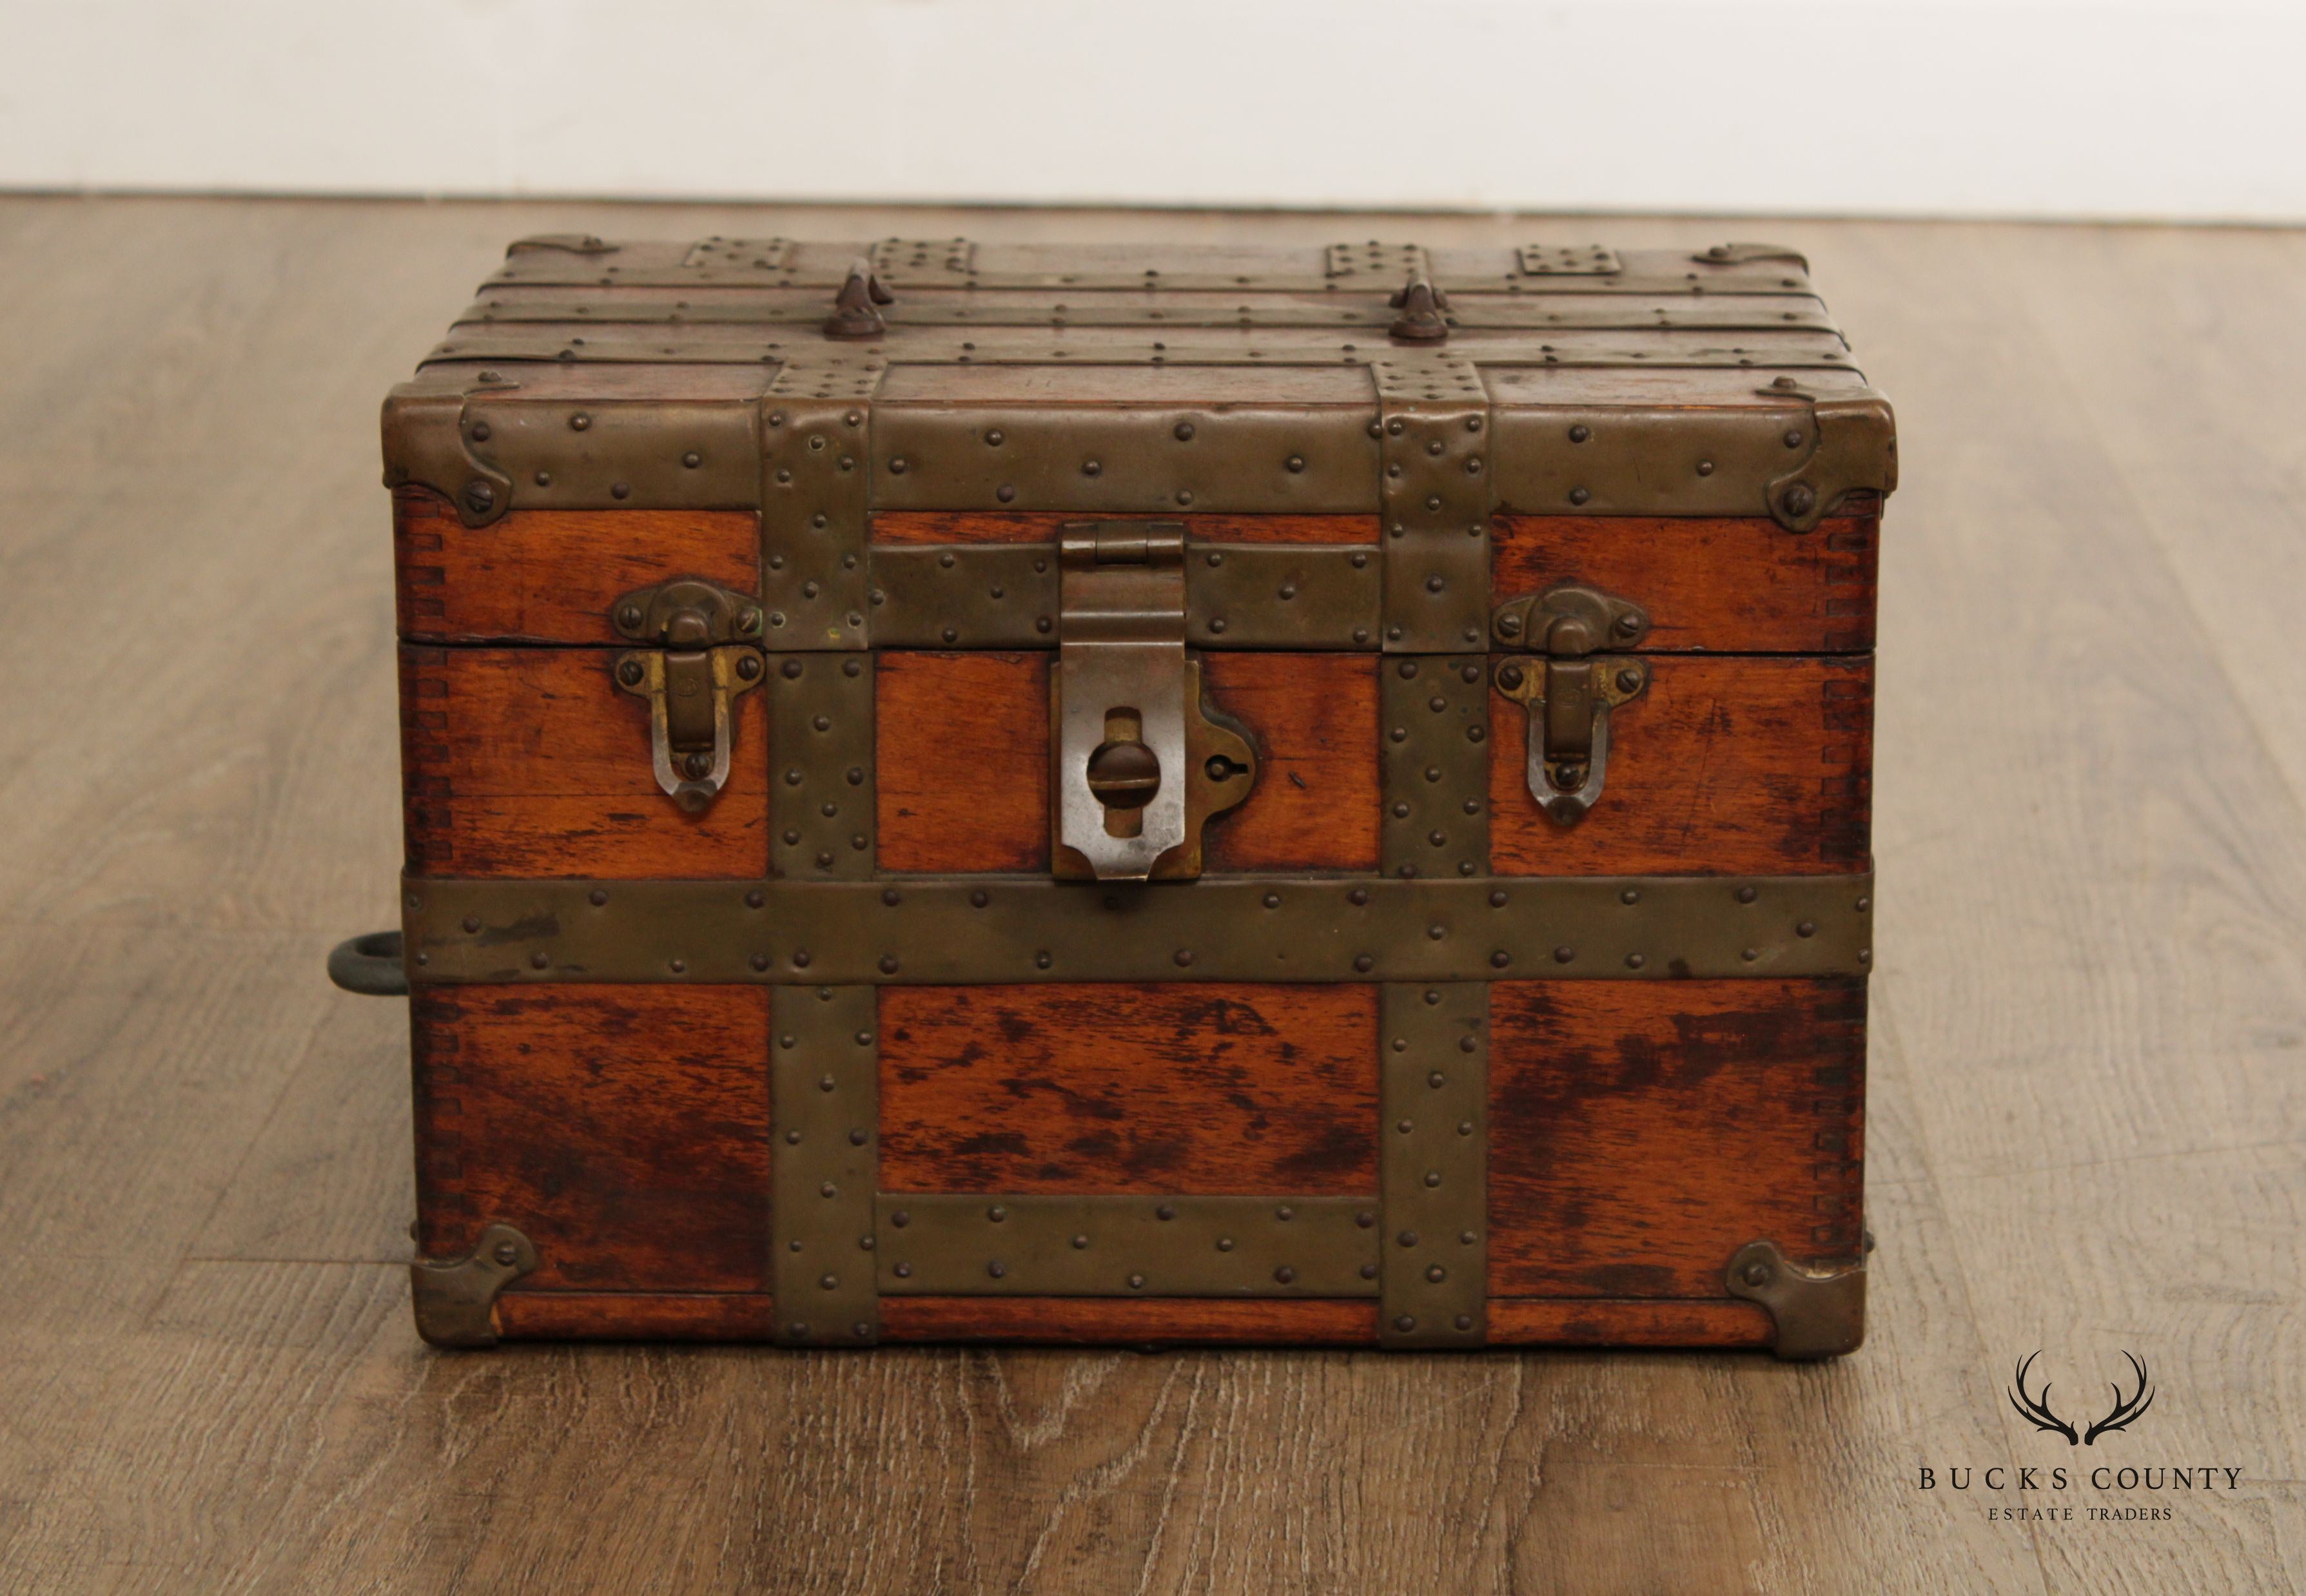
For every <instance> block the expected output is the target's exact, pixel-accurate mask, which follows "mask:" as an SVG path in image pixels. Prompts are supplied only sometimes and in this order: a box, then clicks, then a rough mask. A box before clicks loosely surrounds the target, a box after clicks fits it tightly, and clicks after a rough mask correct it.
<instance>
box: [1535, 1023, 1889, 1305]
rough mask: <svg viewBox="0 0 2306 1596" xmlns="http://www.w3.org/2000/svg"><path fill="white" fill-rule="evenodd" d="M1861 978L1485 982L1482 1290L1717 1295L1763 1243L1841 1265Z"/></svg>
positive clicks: (1859, 1099) (1853, 1225) (1860, 1048)
mask: <svg viewBox="0 0 2306 1596" xmlns="http://www.w3.org/2000/svg"><path fill="white" fill-rule="evenodd" d="M1865 1035H1866V987H1865V984H1864V983H1863V982H1861V981H1845V980H1832V981H1767V980H1755V981H1672V982H1658V983H1646V982H1632V981H1625V982H1618V981H1501V982H1499V983H1498V984H1497V985H1496V986H1493V987H1492V988H1491V996H1490V1293H1491V1294H1492V1295H1494V1296H1500V1297H1529V1296H1597V1297H1719V1296H1721V1295H1723V1284H1722V1270H1723V1269H1724V1268H1725V1267H1727V1265H1728V1263H1729V1256H1730V1254H1731V1253H1733V1252H1735V1251H1736V1250H1738V1248H1739V1247H1740V1246H1743V1245H1744V1244H1745V1243H1746V1242H1751V1241H1756V1240H1761V1239H1768V1240H1772V1241H1775V1242H1777V1243H1778V1244H1779V1245H1780V1246H1781V1247H1782V1248H1784V1249H1785V1250H1786V1251H1787V1253H1788V1254H1789V1256H1791V1257H1794V1258H1796V1259H1836V1258H1846V1257H1854V1256H1856V1254H1857V1252H1858V1247H1859V1227H1860V1225H1861V1224H1862V1213H1861V1207H1862V1204H1861V1191H1862V1179H1861V1175H1862V1164H1861V1155H1862V1147H1861V1142H1860V1115H1861V1108H1862V1104H1863V1101H1864V1095H1865V1071H1866V1049H1865Z"/></svg>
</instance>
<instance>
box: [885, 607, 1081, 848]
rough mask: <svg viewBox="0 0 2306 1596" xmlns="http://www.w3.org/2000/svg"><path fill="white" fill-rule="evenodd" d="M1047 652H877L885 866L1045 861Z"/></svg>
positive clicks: (1047, 714) (1047, 751) (1047, 746)
mask: <svg viewBox="0 0 2306 1596" xmlns="http://www.w3.org/2000/svg"><path fill="white" fill-rule="evenodd" d="M1051 658H1052V656H1051V655H1049V654H1046V653H966V652H964V653H918V654H917V653H901V652H895V651H892V652H889V653H883V654H881V655H880V656H879V657H878V658H877V660H876V661H875V667H876V669H875V673H874V679H873V738H874V774H873V779H874V781H875V789H876V790H875V803H876V805H877V815H876V824H877V826H878V830H877V831H876V832H875V857H876V858H878V860H879V862H880V866H881V868H882V869H884V870H918V871H923V872H929V871H938V870H962V871H972V870H1020V871H1022V870H1046V869H1047V868H1048V867H1049V661H1050V659H1051Z"/></svg>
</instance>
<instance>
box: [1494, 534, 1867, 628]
mask: <svg viewBox="0 0 2306 1596" xmlns="http://www.w3.org/2000/svg"><path fill="white" fill-rule="evenodd" d="M1880 525H1881V523H1880V522H1879V521H1878V520H1875V519H1874V518H1872V517H1870V516H1869V517H1866V518H1863V519H1852V518H1843V519H1838V520H1832V521H1827V522H1824V523H1823V524H1822V525H1820V526H1819V527H1818V528H1817V529H1816V530H1815V532H1811V533H1801V534H1797V533H1790V532H1788V531H1786V530H1785V529H1784V528H1782V527H1781V526H1780V525H1778V524H1777V523H1776V522H1774V521H1772V520H1770V519H1769V518H1768V517H1766V516H1757V517H1753V518H1739V519H1729V518H1709V517H1701V516H1693V517H1689V518H1687V519H1675V518H1670V517H1651V516H1499V518H1498V522H1497V525H1496V527H1495V532H1494V537H1493V540H1492V542H1491V543H1490V548H1491V550H1492V553H1491V556H1490V570H1491V574H1492V580H1493V582H1494V584H1495V588H1496V593H1497V597H1498V600H1499V602H1504V601H1505V600H1507V599H1509V598H1515V597H1518V596H1520V595H1521V594H1523V593H1542V592H1544V591H1545V589H1547V588H1549V587H1550V586H1552V585H1554V584H1555V583H1557V582H1573V581H1574V582H1583V583H1586V584H1588V585H1592V586H1594V587H1599V588H1601V589H1603V590H1604V591H1606V592H1609V593H1614V594H1616V595H1617V596H1618V597H1619V598H1622V599H1628V600H1631V601H1632V602H1635V603H1637V604H1639V605H1641V606H1642V607H1643V608H1644V610H1647V611H1648V612H1649V616H1650V623H1651V629H1650V635H1649V636H1648V638H1647V639H1646V640H1645V641H1644V644H1643V646H1644V648H1647V649H1653V650H1661V651H1671V650H1676V649H1707V650H1711V651H1713V652H1716V653H1854V652H1858V651H1861V650H1865V649H1869V648H1871V647H1873V646H1874V594H1875V560H1876V555H1877V551H1878V543H1879V539H1878V535H1877V533H1878V531H1879V528H1880Z"/></svg>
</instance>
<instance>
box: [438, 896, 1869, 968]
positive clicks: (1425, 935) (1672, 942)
mask: <svg viewBox="0 0 2306 1596" xmlns="http://www.w3.org/2000/svg"><path fill="white" fill-rule="evenodd" d="M1872 893H1873V878H1872V877H1871V876H1868V875H1779V876H1694V875H1685V876H1672V875H1646V876H1645V875H1627V876H1483V875H1475V876H1472V877H1456V878H1453V879H1449V880H1437V879H1434V878H1432V877H1425V876H1421V877H1419V878H1417V879H1414V880H1404V879H1401V878H1399V877H1396V878H1393V879H1380V878H1377V877H1372V876H1362V877H1359V878H1354V877H1345V878H1342V879H1341V878H1338V877H1335V876H1328V877H1284V876H1259V875H1237V876H1210V877H1204V878H1202V879H1201V880H1199V881H1187V882H1157V883H1150V884H1147V885H1138V886H1132V885H1128V884H1126V883H1110V882H1107V883H1091V882H1062V881H1049V880H1044V879H1039V878H1033V877H1024V876H976V877H969V876H959V877H918V878H897V879H886V878H884V879H882V880H878V881H821V882H820V881H791V880H783V881H756V882H745V881H597V880H585V879H576V880H560V881H464V880H455V879H450V878H446V877H425V876H408V877H404V878H403V882H402V898H401V902H402V912H403V928H404V930H405V931H406V948H407V970H408V975H409V978H410V979H411V980H412V981H414V982H417V983H424V982H439V981H447V982H474V981H478V982H539V981H668V982H673V983H679V982H684V981H687V982H705V983H712V982H724V983H742V984H747V985H773V986H783V985H807V984H817V983H829V984H833V985H845V986H864V985H873V986H881V985H889V984H900V985H902V984H915V983H936V984H953V983H961V984H977V983H986V984H992V983H1002V984H1007V983H1018V984H1022V983H1031V982H1044V981H1315V982H1335V981H1484V980H1532V979H1537V980H1597V979H1598V980H1674V979H1680V978H1685V977H1708V978H1714V979H1720V978H1722V977H1748V976H1754V977H1790V976H1862V975H1864V974H1866V970H1867V968H1868V966H1869V965H1870V964H1871V962H1872V959H1873V952H1872V946H1873V925H1872V915H1871V913H1870V910H1871V908H1872V904H1873V897H1872Z"/></svg>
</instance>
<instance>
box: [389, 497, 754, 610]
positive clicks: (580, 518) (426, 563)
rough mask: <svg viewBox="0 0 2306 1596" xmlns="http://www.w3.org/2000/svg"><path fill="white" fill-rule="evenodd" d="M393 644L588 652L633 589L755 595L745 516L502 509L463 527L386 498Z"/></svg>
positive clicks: (438, 509) (406, 500)
mask: <svg viewBox="0 0 2306 1596" xmlns="http://www.w3.org/2000/svg"><path fill="white" fill-rule="evenodd" d="M392 511H393V540H392V551H393V573H394V589H393V591H394V594H395V601H396V605H397V615H398V619H399V625H400V635H401V636H402V637H404V638H406V639H408V640H410V641H412V642H421V643H597V644H615V643H619V642H622V641H623V639H622V638H620V637H619V636H618V633H617V628H616V627H615V625H614V624H613V623H612V622H611V618H610V616H611V610H613V609H614V608H615V606H616V602H617V601H618V600H619V599H620V598H622V597H623V596H624V595H625V594H627V593H631V592H632V591H633V590H634V589H636V588H641V587H653V586H655V585H657V584H658V583H661V582H663V581H665V580H667V579H668V578H669V577H672V576H702V577H703V578H705V580H706V581H708V582H717V583H719V584H720V585H722V586H723V587H726V588H729V589H730V590H731V591H732V592H736V593H758V592H759V591H760V585H761V572H760V547H761V535H760V524H759V517H757V516H755V515H754V514H753V513H752V512H751V511H750V510H509V511H508V512H506V514H505V515H504V516H501V517H500V518H499V519H498V520H496V521H494V522H492V523H491V524H490V525H487V526H481V527H469V526H466V525H465V524H464V523H463V522H462V521H460V520H458V519H457V512H456V510H455V509H454V508H452V507H451V506H450V505H449V503H448V500H447V499H442V498H441V497H440V495H439V494H437V493H433V492H430V491H426V490H424V489H422V488H403V489H401V490H399V491H397V492H396V493H395V494H394V495H393V502H392Z"/></svg>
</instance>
